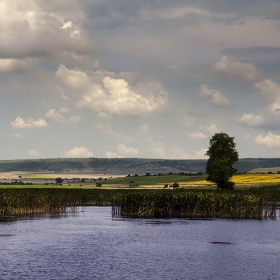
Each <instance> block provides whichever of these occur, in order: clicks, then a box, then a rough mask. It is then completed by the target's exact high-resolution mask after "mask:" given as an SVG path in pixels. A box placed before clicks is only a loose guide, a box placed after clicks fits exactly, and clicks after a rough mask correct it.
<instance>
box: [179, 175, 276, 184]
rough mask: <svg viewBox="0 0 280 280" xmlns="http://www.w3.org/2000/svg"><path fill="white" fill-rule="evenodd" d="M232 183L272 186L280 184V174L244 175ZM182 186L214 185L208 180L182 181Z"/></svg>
mask: <svg viewBox="0 0 280 280" xmlns="http://www.w3.org/2000/svg"><path fill="white" fill-rule="evenodd" d="M231 181H233V182H234V183H235V184H271V183H275V184H276V183H280V174H243V175H235V176H233V177H232V179H231ZM179 184H180V185H213V184H214V183H211V182H208V181H206V180H201V181H184V182H182V181H180V182H179Z"/></svg>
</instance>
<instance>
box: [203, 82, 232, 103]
mask: <svg viewBox="0 0 280 280" xmlns="http://www.w3.org/2000/svg"><path fill="white" fill-rule="evenodd" d="M200 95H201V97H203V98H205V99H207V100H209V102H210V103H211V104H213V105H215V106H218V107H229V106H230V105H231V103H230V102H229V100H228V99H227V98H226V97H225V96H224V95H223V94H222V93H221V92H219V91H217V90H214V89H209V88H208V86H207V85H201V87H200Z"/></svg>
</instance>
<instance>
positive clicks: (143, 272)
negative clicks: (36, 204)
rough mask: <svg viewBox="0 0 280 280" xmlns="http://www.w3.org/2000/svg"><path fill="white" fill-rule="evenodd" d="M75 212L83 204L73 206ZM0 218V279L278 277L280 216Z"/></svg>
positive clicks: (103, 213)
mask: <svg viewBox="0 0 280 280" xmlns="http://www.w3.org/2000/svg"><path fill="white" fill-rule="evenodd" d="M80 210H82V209H80ZM83 210H84V211H83V212H82V211H79V212H78V213H75V214H73V213H68V214H65V215H41V216H40V215H38V216H35V217H26V218H21V219H17V220H12V221H6V222H1V223H0V248H1V255H0V260H1V266H0V279H1V280H5V279H13V280H15V279H21V280H22V279H36V280H39V279H44V280H45V279H67V280H70V279H102V280H104V279H215V280H216V279H262V280H263V279H280V269H279V263H280V238H279V233H280V220H279V219H276V220H271V219H267V220H223V219H207V220H202V219H142V218H137V219H133V218H120V217H112V214H111V208H110V207H85V208H84V209H83Z"/></svg>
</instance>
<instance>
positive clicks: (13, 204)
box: [0, 188, 123, 217]
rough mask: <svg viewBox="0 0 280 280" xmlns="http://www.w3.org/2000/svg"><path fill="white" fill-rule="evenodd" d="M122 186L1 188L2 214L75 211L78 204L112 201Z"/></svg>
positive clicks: (96, 203)
mask: <svg viewBox="0 0 280 280" xmlns="http://www.w3.org/2000/svg"><path fill="white" fill-rule="evenodd" d="M117 193H119V194H121V193H123V192H122V191H121V190H120V191H117V190H98V189H92V190H90V189H49V188H46V189H43V188H41V189H30V188H26V189H24V188H22V189H12V188H11V189H7V188H3V189H0V217H7V216H14V215H22V214H37V213H62V212H66V211H67V210H68V211H69V210H70V211H76V210H77V209H78V207H79V206H86V205H98V206H106V205H111V199H112V197H113V196H115V195H116V194H117Z"/></svg>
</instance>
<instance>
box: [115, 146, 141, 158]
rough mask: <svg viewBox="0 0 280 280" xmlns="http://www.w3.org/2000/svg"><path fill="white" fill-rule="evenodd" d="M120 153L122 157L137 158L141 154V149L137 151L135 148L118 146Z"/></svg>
mask: <svg viewBox="0 0 280 280" xmlns="http://www.w3.org/2000/svg"><path fill="white" fill-rule="evenodd" d="M118 152H119V153H120V154H121V155H125V156H129V157H135V156H137V155H139V154H140V151H139V149H135V148H133V147H126V146H125V145H124V144H119V145H118Z"/></svg>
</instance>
